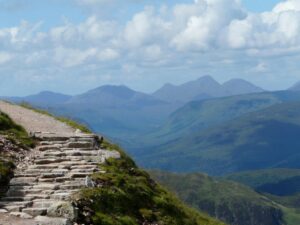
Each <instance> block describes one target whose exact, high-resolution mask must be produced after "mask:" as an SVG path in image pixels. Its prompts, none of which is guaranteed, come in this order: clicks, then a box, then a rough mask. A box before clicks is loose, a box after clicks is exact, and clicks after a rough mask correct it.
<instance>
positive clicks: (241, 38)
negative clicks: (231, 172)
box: [0, 0, 300, 96]
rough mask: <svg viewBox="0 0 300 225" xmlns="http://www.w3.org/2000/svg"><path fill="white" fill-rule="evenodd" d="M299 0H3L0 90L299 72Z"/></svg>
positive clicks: (286, 76)
mask: <svg viewBox="0 0 300 225" xmlns="http://www.w3.org/2000/svg"><path fill="white" fill-rule="evenodd" d="M299 61H300V0H282V1H280V0H263V1H262V0H165V1H162V0H160V1H158V0H43V1H40V0H0V96H4V95H10V96H24V95H29V94H34V93H37V92H39V91H42V90H51V91H55V92H61V93H66V94H79V93H82V92H84V91H87V90H89V89H92V88H95V87H98V86H101V85H106V84H113V85H127V86H129V87H130V88H133V89H135V90H138V91H143V92H147V93H151V92H153V91H154V90H156V89H158V88H159V87H161V86H162V85H163V84H164V83H173V84H181V83H184V82H187V81H190V80H193V79H197V78H199V77H201V76H204V75H211V76H213V77H214V78H215V79H216V80H217V81H219V82H220V83H222V82H225V81H227V80H229V79H232V78H242V79H245V80H248V81H250V82H253V83H254V84H256V85H258V86H261V87H263V88H265V89H267V90H279V89H285V88H288V87H290V86H291V85H293V84H294V83H296V82H298V81H300V73H299V71H300V63H299Z"/></svg>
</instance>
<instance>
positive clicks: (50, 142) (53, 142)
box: [39, 141, 66, 145]
mask: <svg viewBox="0 0 300 225" xmlns="http://www.w3.org/2000/svg"><path fill="white" fill-rule="evenodd" d="M65 143H66V141H41V142H40V143H39V144H40V145H54V144H65Z"/></svg>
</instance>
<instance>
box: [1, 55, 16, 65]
mask: <svg viewBox="0 0 300 225" xmlns="http://www.w3.org/2000/svg"><path fill="white" fill-rule="evenodd" d="M12 58H13V56H12V54H10V53H8V52H0V64H4V63H7V62H9V61H10V60H11V59H12Z"/></svg>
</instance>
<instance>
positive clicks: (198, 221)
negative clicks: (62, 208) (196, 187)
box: [77, 142, 222, 225]
mask: <svg viewBox="0 0 300 225" xmlns="http://www.w3.org/2000/svg"><path fill="white" fill-rule="evenodd" d="M104 144H105V146H103V147H105V148H107V147H109V148H111V149H116V150H118V151H120V152H121V155H122V157H121V159H118V160H116V159H111V160H107V162H106V164H105V165H101V168H102V169H104V170H105V171H107V172H106V173H97V174H94V175H93V180H94V181H95V183H96V184H98V186H99V188H89V189H84V190H83V191H82V192H81V194H80V196H78V197H77V198H78V199H77V202H78V206H79V208H81V209H84V208H85V209H86V208H88V209H89V210H88V211H89V212H92V213H91V215H92V216H91V217H90V218H92V221H89V217H87V216H85V215H86V214H85V212H84V210H81V212H82V214H81V221H80V222H83V223H90V222H93V223H94V224H105V225H126V224H128V225H129V224H130V225H138V224H159V225H170V224H172V225H183V224H184V225H205V224H207V225H214V224H215V225H217V224H222V223H221V222H218V221H216V220H214V219H211V218H210V217H209V216H207V215H205V214H203V213H200V212H197V211H196V210H194V209H191V208H189V207H187V206H185V205H184V204H183V203H181V202H180V201H179V200H178V199H177V198H176V197H175V196H174V195H173V194H171V193H170V192H168V191H166V190H165V189H164V188H162V187H161V186H160V185H158V184H157V183H155V182H154V181H153V180H152V179H151V178H150V176H149V175H148V173H146V172H145V171H143V170H141V169H139V168H138V167H137V166H136V165H135V163H134V162H133V161H132V160H131V159H130V158H129V157H128V156H126V154H124V153H123V151H122V150H120V149H119V147H117V146H112V145H110V144H109V143H108V142H105V143H104Z"/></svg>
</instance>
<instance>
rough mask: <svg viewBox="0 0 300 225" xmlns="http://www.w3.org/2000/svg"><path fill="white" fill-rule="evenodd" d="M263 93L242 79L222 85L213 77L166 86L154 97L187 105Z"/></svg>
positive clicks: (155, 93) (154, 94)
mask: <svg viewBox="0 0 300 225" xmlns="http://www.w3.org/2000/svg"><path fill="white" fill-rule="evenodd" d="M262 91H263V89H261V88H259V87H257V86H255V85H253V84H251V83H250V82H247V81H245V80H242V79H233V80H230V81H228V82H226V83H224V84H223V85H221V84H220V83H218V82H217V81H215V80H214V79H213V78H212V77H211V76H204V77H200V78H199V79H197V80H194V81H190V82H187V83H184V84H182V85H179V86H175V85H172V84H166V85H164V86H163V87H162V88H160V89H159V90H157V91H156V92H154V93H153V96H155V97H157V98H159V99H162V100H164V101H167V102H179V103H187V102H189V101H192V100H202V99H209V98H215V97H224V96H230V95H240V94H248V93H255V92H262Z"/></svg>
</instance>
